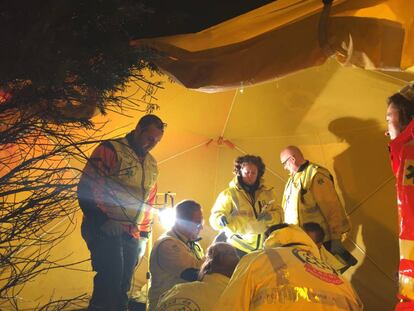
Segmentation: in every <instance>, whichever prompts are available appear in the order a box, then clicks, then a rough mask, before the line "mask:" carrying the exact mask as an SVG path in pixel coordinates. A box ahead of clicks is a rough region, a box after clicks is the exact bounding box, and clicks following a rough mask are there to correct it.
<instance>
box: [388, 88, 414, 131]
mask: <svg viewBox="0 0 414 311" xmlns="http://www.w3.org/2000/svg"><path fill="white" fill-rule="evenodd" d="M391 104H392V105H393V106H394V108H395V109H397V111H398V116H399V119H400V123H401V127H402V128H403V129H404V128H405V127H406V126H407V125H408V124H410V122H411V121H412V120H413V119H414V100H408V99H407V98H405V97H404V96H402V95H401V94H400V93H399V92H398V93H395V94H394V95H392V96H391V97H389V98H388V106H389V105H391Z"/></svg>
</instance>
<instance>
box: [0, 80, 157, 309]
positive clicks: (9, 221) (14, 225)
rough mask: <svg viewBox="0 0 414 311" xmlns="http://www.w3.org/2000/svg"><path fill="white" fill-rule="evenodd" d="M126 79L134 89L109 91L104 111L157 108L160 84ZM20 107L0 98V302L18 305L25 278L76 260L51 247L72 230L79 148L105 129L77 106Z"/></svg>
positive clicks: (82, 151) (64, 303) (82, 158)
mask: <svg viewBox="0 0 414 311" xmlns="http://www.w3.org/2000/svg"><path fill="white" fill-rule="evenodd" d="M130 83H132V85H135V87H136V92H135V94H134V95H132V96H128V97H125V96H122V95H117V96H115V95H111V97H108V98H107V99H106V100H107V101H106V103H107V106H106V107H107V109H108V110H115V111H117V112H119V113H125V112H126V111H128V110H131V109H138V110H142V111H149V112H150V111H152V110H154V109H156V108H157V106H156V105H155V104H154V103H153V102H154V99H155V97H154V96H155V92H156V90H157V89H158V88H159V87H160V85H159V84H153V83H150V82H149V81H145V80H143V79H139V80H137V79H135V80H134V79H132V80H131V82H130ZM12 96H13V94H11V98H12ZM80 99H82V98H81V97H80ZM86 100H89V99H88V98H86ZM78 106H79V107H80V106H81V105H78ZM23 107H24V108H22V105H19V102H18V101H15V102H14V104H13V100H10V98H9V100H8V101H7V102H6V101H3V102H0V309H1V308H2V305H3V306H4V305H6V304H7V305H8V306H10V307H11V308H13V309H15V310H18V309H19V300H18V298H17V297H18V296H19V293H20V291H21V290H22V288H23V286H24V284H25V283H27V281H29V280H32V279H33V278H35V277H36V276H38V275H39V274H41V273H44V272H47V271H48V270H51V269H62V268H74V267H75V268H76V265H77V264H79V262H69V263H68V261H67V260H66V259H67V258H58V259H56V256H51V253H52V252H53V249H54V248H55V247H56V245H57V244H58V243H59V242H61V241H62V240H63V239H64V238H65V237H66V236H67V235H68V234H71V233H72V232H71V228H73V227H74V226H73V222H74V214H75V212H76V211H77V209H78V205H77V200H76V194H75V192H76V186H77V182H78V177H79V175H80V169H81V168H82V166H83V164H84V163H85V162H86V159H87V156H86V153H87V152H86V151H87V150H88V149H90V148H92V147H93V146H94V145H95V144H96V143H98V142H99V140H100V137H101V136H102V135H103V131H104V127H103V126H101V128H96V127H94V126H93V124H92V123H91V122H90V121H89V120H88V119H84V118H79V119H76V109H74V110H73V111H70V110H67V111H63V112H62V111H59V110H58V108H59V107H53V108H54V109H55V112H56V113H55V114H54V115H51V114H48V111H44V110H41V109H38V107H33V108H31V109H27V108H26V107H27V106H26V105H24V106H23ZM66 109H67V107H66ZM79 299H80V300H82V299H85V297H83V296H82V297H77V298H76V297H75V298H68V299H67V300H65V299H63V300H59V301H51V302H50V303H49V304H47V305H45V306H40V307H39V309H40V310H63V309H65V308H68V307H69V306H71V307H73V306H75V305H76V303H78V302H79Z"/></svg>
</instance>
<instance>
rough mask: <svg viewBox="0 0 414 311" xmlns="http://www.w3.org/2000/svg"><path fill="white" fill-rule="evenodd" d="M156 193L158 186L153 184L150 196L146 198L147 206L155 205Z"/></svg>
mask: <svg viewBox="0 0 414 311" xmlns="http://www.w3.org/2000/svg"><path fill="white" fill-rule="evenodd" d="M157 191H158V185H157V184H155V185H154V186H153V187H152V189H151V191H150V194H149V196H148V200H147V204H148V205H151V206H153V205H154V203H155V199H156V198H157Z"/></svg>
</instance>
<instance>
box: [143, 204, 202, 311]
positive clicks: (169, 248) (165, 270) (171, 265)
mask: <svg viewBox="0 0 414 311" xmlns="http://www.w3.org/2000/svg"><path fill="white" fill-rule="evenodd" d="M175 210H176V221H175V224H174V226H173V228H172V229H171V230H170V231H168V232H166V233H164V234H163V235H162V236H160V238H159V239H158V240H157V241H156V242H155V245H154V248H153V249H152V251H151V255H150V264H149V269H150V273H151V287H150V289H149V306H148V310H150V311H152V310H154V309H155V307H156V305H157V303H158V299H159V297H160V296H161V295H162V294H163V293H164V292H166V291H167V290H169V289H170V288H172V287H173V286H174V285H175V284H178V283H184V282H192V281H196V280H197V278H198V272H199V268H200V266H201V264H202V262H203V259H204V258H203V257H204V253H203V250H202V248H201V246H200V245H199V244H198V243H197V241H198V240H199V239H200V238H199V233H200V231H201V229H202V228H203V214H202V212H201V206H200V204H198V203H197V202H195V201H192V200H185V201H182V202H180V203H178V204H177V206H176V207H175Z"/></svg>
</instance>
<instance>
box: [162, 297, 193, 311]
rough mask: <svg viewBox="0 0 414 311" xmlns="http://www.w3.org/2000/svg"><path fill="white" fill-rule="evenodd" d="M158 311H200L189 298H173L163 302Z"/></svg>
mask: <svg viewBox="0 0 414 311" xmlns="http://www.w3.org/2000/svg"><path fill="white" fill-rule="evenodd" d="M159 310H160V311H176V310H180V311H201V309H200V307H199V306H198V305H197V304H196V303H195V302H194V301H193V300H191V299H189V298H173V299H169V300H168V301H166V302H164V303H163V304H162V305H161V306H160V308H159Z"/></svg>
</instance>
